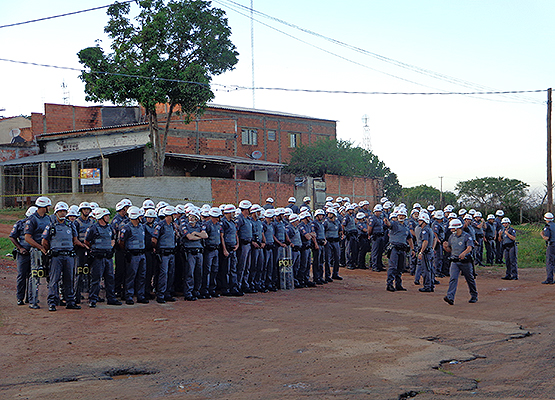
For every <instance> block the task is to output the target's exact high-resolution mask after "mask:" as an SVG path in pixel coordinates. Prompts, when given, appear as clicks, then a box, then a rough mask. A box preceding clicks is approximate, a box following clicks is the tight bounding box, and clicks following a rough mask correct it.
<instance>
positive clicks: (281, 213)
mask: <svg viewBox="0 0 555 400" xmlns="http://www.w3.org/2000/svg"><path fill="white" fill-rule="evenodd" d="M283 214H285V208H283V207H279V208H276V214H275V215H283Z"/></svg>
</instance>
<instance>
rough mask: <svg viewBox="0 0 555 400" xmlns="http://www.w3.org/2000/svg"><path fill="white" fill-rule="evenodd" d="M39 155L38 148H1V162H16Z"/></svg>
mask: <svg viewBox="0 0 555 400" xmlns="http://www.w3.org/2000/svg"><path fill="white" fill-rule="evenodd" d="M37 154H39V148H38V146H33V147H18V146H9V145H8V146H0V162H3V161H8V160H15V159H16V158H22V157H27V156H34V155H37Z"/></svg>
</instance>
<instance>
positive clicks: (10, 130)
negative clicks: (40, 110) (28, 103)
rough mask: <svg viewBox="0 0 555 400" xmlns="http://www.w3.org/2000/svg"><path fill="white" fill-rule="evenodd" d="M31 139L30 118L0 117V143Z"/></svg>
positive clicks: (21, 141) (22, 141)
mask: <svg viewBox="0 0 555 400" xmlns="http://www.w3.org/2000/svg"><path fill="white" fill-rule="evenodd" d="M32 140H33V136H32V133H31V120H30V119H28V118H25V117H22V116H19V117H9V118H0V145H1V144H8V143H24V142H29V141H32Z"/></svg>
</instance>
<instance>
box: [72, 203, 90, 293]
mask: <svg viewBox="0 0 555 400" xmlns="http://www.w3.org/2000/svg"><path fill="white" fill-rule="evenodd" d="M78 211H79V213H80V215H79V217H78V218H76V219H75V221H73V224H74V225H75V227H76V228H77V239H78V240H79V242H81V243H84V242H85V234H86V232H87V229H89V227H91V226H92V224H93V223H94V220H93V218H92V217H91V211H92V208H91V205H90V203H88V202H86V201H84V202H82V203H81V204H79V210H78ZM75 254H76V257H75V261H76V263H75V266H76V267H77V268H76V270H75V272H76V275H75V280H76V282H75V302H76V303H77V304H79V303H81V298H82V297H81V293H82V292H89V286H90V266H89V265H88V263H89V261H88V254H87V249H86V248H85V247H81V246H76V247H75Z"/></svg>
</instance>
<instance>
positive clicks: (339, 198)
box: [332, 197, 343, 203]
mask: <svg viewBox="0 0 555 400" xmlns="http://www.w3.org/2000/svg"><path fill="white" fill-rule="evenodd" d="M332 201H333V200H332ZM335 202H336V203H342V202H343V197H338V198H337V199H335Z"/></svg>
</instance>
